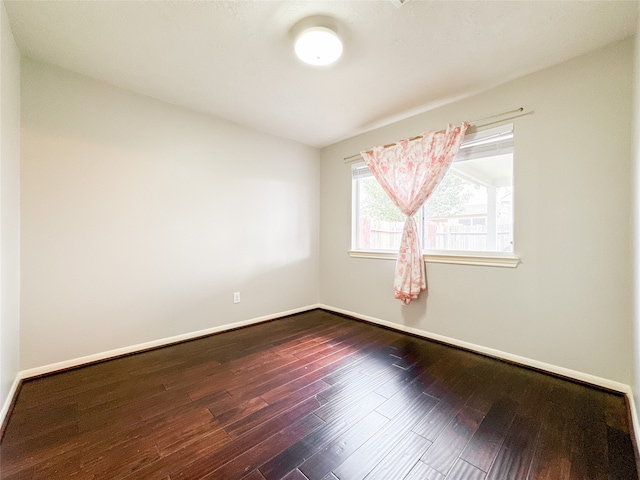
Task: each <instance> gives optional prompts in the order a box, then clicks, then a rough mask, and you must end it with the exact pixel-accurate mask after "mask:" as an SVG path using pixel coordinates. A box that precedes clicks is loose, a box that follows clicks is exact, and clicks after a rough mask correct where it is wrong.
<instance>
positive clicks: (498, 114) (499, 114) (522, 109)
mask: <svg viewBox="0 0 640 480" xmlns="http://www.w3.org/2000/svg"><path fill="white" fill-rule="evenodd" d="M523 111H524V107H519V108H516V109H515V110H509V111H507V112H502V113H496V114H495V115H489V116H488V117H483V118H479V119H477V120H474V121H473V122H469V126H470V127H484V126H486V125H492V124H493V123H495V122H490V123H487V124H484V125H478V122H483V121H485V120H490V119H492V118H495V117H502V116H503V115H509V114H511V113H521V112H523ZM444 131H445V130H439V131H438V133H439V132H444ZM419 138H422V135H418V136H416V137H410V138H409V141H410V142H411V141H413V140H418V139H419ZM394 145H396V143H388V144H387V145H385V146H384V148H389V147H393V146H394ZM368 152H371V150H368ZM361 156H362V155H361V154H359V153H356V154H355V155H351V156H349V157H345V158H344V161H345V163H349V162H353V161H354V160H357V159H358V158H360V157H361Z"/></svg>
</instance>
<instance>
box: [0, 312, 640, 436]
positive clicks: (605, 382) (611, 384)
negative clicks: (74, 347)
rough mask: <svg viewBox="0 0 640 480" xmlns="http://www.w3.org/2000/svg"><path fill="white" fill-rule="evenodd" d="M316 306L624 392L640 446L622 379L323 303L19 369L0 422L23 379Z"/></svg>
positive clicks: (632, 403)
mask: <svg viewBox="0 0 640 480" xmlns="http://www.w3.org/2000/svg"><path fill="white" fill-rule="evenodd" d="M316 308H321V309H324V310H328V311H331V312H335V313H340V314H343V315H348V316H350V317H353V318H358V319H361V320H365V321H367V322H371V323H374V324H378V325H381V326H384V327H388V328H392V329H395V330H398V331H402V332H406V333H410V334H412V335H417V336H419V337H423V338H426V339H431V340H436V341H438V342H442V343H446V344H449V345H453V346H457V347H461V348H464V349H466V350H470V351H473V352H477V353H481V354H483V355H487V356H490V357H494V358H498V359H501V360H507V361H510V362H514V363H518V364H520V365H524V366H529V367H532V368H535V369H537V370H542V371H547V372H549V373H553V374H557V375H561V376H563V377H567V378H572V379H575V380H578V381H581V382H585V383H589V384H592V385H596V386H600V387H603V388H607V389H609V390H614V391H617V392H620V393H623V394H625V395H626V396H627V398H628V399H629V407H630V410H631V420H632V423H633V429H634V433H635V436H636V441H637V444H638V445H640V421H639V419H638V415H637V411H636V408H635V401H634V394H633V390H632V389H631V387H630V386H629V385H626V384H623V383H619V382H615V381H613V380H609V379H606V378H602V377H598V376H595V375H590V374H588V373H583V372H579V371H576V370H571V369H568V368H564V367H559V366H557V365H552V364H548V363H545V362H540V361H538V360H533V359H530V358H526V357H521V356H519V355H514V354H511V353H507V352H502V351H500V350H496V349H493V348H488V347H483V346H481V345H476V344H473V343H469V342H465V341H462V340H457V339H455V338H451V337H446V336H444V335H439V334H436V333H431V332H427V331H425V330H420V329H417V328H412V327H407V326H405V325H400V324H397V323H393V322H389V321H386V320H382V319H379V318H375V317H370V316H368V315H362V314H359V313H356V312H351V311H349V310H344V309H341V308H336V307H332V306H329V305H324V304H315V305H308V306H306V307H301V308H296V309H293V310H288V311H284V312H279V313H274V314H271V315H265V316H263V317H257V318H252V319H249V320H243V321H241V322H236V323H231V324H227V325H222V326H218V327H212V328H208V329H205V330H199V331H196V332H190V333H185V334H182V335H176V336H173V337H168V338H162V339H159V340H154V341H151V342H146V343H140V344H137V345H131V346H129V347H123V348H118V349H115V350H109V351H106V352H102V353H97V354H94V355H87V356H85V357H79V358H74V359H71V360H65V361H63V362H58V363H53V364H49V365H44V366H41V367H37V368H32V369H29V370H22V371H20V372H18V374H17V375H16V378H15V380H14V382H13V385H12V386H11V389H10V391H9V395H8V396H7V398H6V399H5V402H4V405H3V406H2V410H0V425H2V424H3V423H4V421H5V417H6V415H7V413H8V412H9V408H10V407H11V403H12V402H13V399H14V397H15V396H16V394H17V390H18V387H19V385H20V382H21V381H22V380H26V379H28V378H32V377H37V376H41V375H46V374H48V373H53V372H56V371H60V370H65V369H68V368H73V367H78V366H81V365H85V364H89V363H94V362H99V361H101V360H107V359H109V358H114V357H118V356H122V355H128V354H132V353H136V352H140V351H144V350H148V349H151V348H157V347H162V346H166V345H170V344H172V343H177V342H183V341H187V340H192V339H194V338H198V337H203V336H206V335H211V334H214V333H219V332H223V331H225V330H232V329H234V328H238V327H245V326H248V325H253V324H256V323H261V322H265V321H268V320H274V319H276V318H280V317H286V316H288V315H294V314H296V313H302V312H306V311H309V310H314V309H316Z"/></svg>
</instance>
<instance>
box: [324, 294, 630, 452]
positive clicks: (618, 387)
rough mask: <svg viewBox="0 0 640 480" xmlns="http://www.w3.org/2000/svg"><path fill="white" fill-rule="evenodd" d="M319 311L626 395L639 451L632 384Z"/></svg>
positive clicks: (373, 320)
mask: <svg viewBox="0 0 640 480" xmlns="http://www.w3.org/2000/svg"><path fill="white" fill-rule="evenodd" d="M319 308H322V309H325V310H329V311H331V312H335V313H341V314H343V315H348V316H350V317H354V318H359V319H360V320H365V321H367V322H371V323H375V324H378V325H381V326H384V327H388V328H391V329H394V330H398V331H401V332H405V333H410V334H412V335H417V336H419V337H422V338H426V339H429V340H435V341H438V342H442V343H446V344H449V345H453V346H456V347H460V348H464V349H465V350H470V351H473V352H477V353H481V354H483V355H487V356H489V357H493V358H497V359H500V360H507V361H509V362H513V363H517V364H520V365H524V366H527V367H531V368H535V369H536V370H542V371H545V372H549V373H552V374H556V375H560V376H562V377H566V378H570V379H574V380H577V381H579V382H584V383H588V384H591V385H595V386H599V387H603V388H606V389H609V390H613V391H616V392H620V393H623V394H624V395H626V397H627V399H628V400H629V410H630V413H631V423H632V425H631V426H632V428H633V435H634V437H635V440H636V445H637V446H638V447H637V448H640V421H639V419H638V412H637V410H636V405H635V400H634V392H633V389H632V388H631V387H630V386H629V385H626V384H624V383H620V382H615V381H613V380H609V379H607V378H602V377H598V376H595V375H590V374H588V373H584V372H579V371H577V370H571V369H569V368H564V367H559V366H557V365H552V364H550V363H545V362H540V361H538V360H533V359H531V358H527V357H521V356H520V355H514V354H512V353H507V352H502V351H500V350H496V349H493V348H488V347H483V346H481V345H476V344H474V343H469V342H465V341H462V340H457V339H455V338H451V337H446V336H444V335H438V334H437V333H431V332H427V331H425V330H420V329H417V328H412V327H407V326H406V325H400V324H398V323H393V322H389V321H387V320H381V319H379V318H375V317H370V316H368V315H361V314H359V313H356V312H351V311H349V310H344V309H342V308H336V307H331V306H329V305H324V304H321V305H319ZM636 453H637V452H636Z"/></svg>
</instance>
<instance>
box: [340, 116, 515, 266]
mask: <svg viewBox="0 0 640 480" xmlns="http://www.w3.org/2000/svg"><path fill="white" fill-rule="evenodd" d="M352 178H353V216H352V219H353V226H352V250H353V251H355V252H393V251H396V250H397V249H398V247H399V245H400V237H401V235H402V228H403V225H404V215H403V214H402V213H401V212H400V210H399V209H398V208H397V207H396V206H395V205H394V204H393V202H392V201H391V200H390V199H389V197H388V196H387V194H386V193H385V192H384V190H382V188H381V187H380V185H379V184H378V182H377V181H376V179H375V178H374V177H373V175H372V174H371V172H370V171H369V168H368V167H367V166H366V165H365V164H364V163H358V164H356V165H354V166H353V167H352ZM416 220H417V223H418V226H419V228H420V231H421V235H422V245H423V248H424V250H425V253H426V254H427V255H429V254H435V255H437V254H446V255H448V256H451V255H462V256H470V255H476V254H477V255H484V256H487V255H507V256H508V255H511V256H512V254H513V126H512V125H505V126H501V127H498V128H493V129H490V130H484V131H481V132H477V133H473V134H469V135H466V136H465V138H464V140H463V142H462V145H461V147H460V151H459V152H458V154H457V155H456V157H455V159H454V161H453V163H452V164H451V167H450V168H449V171H448V172H447V174H446V176H445V177H444V179H443V180H442V182H441V183H440V184H439V185H438V187H437V188H436V190H435V191H434V192H433V194H432V196H431V197H430V198H429V200H428V201H427V203H426V204H425V205H424V206H423V207H422V208H421V210H420V211H419V212H418V213H417V214H416Z"/></svg>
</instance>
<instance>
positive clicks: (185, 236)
mask: <svg viewBox="0 0 640 480" xmlns="http://www.w3.org/2000/svg"><path fill="white" fill-rule="evenodd" d="M22 113H23V115H22V253H23V256H22V281H23V283H22V335H21V339H22V342H21V347H22V351H21V358H22V363H21V368H22V369H23V370H24V369H30V368H35V367H41V366H43V365H49V364H52V363H56V362H62V361H66V360H70V359H75V358H79V357H83V356H86V355H92V354H97V353H100V352H106V351H110V350H113V349H118V348H123V347H128V346H131V345H137V344H140V343H145V342H150V341H154V340H158V339H163V338H169V337H173V336H176V335H181V334H187V333H189V332H195V331H199V330H203V329H209V328H214V327H217V326H221V325H226V324H231V323H234V322H239V321H244V320H250V319H253V318H258V317H261V316H265V315H272V314H276V313H278V312H284V311H289V310H292V309H297V308H301V307H305V306H307V305H311V304H315V303H316V302H317V298H318V281H319V280H318V279H319V274H318V215H319V200H318V198H319V181H318V179H319V153H318V151H317V150H316V149H312V148H309V147H306V146H303V145H300V144H297V143H294V142H291V141H288V140H282V139H278V138H275V137H272V136H269V135H265V134H262V133H258V132H255V131H252V130H249V129H247V128H244V127H240V126H237V125H234V124H231V123H229V122H226V121H222V120H218V119H215V118H211V117H206V116H203V115H198V114H196V113H193V112H189V111H187V110H183V109H180V108H177V107H173V106H170V105H167V104H164V103H162V102H159V101H156V100H153V99H150V98H147V97H143V96H140V95H136V94H133V93H131V92H127V91H124V90H120V89H117V88H115V87H112V86H109V85H107V84H104V83H101V82H98V81H94V80H91V79H89V78H87V77H83V76H80V75H77V74H74V73H71V72H69V71H66V70H62V69H59V68H55V67H52V66H49V65H46V64H43V63H39V62H37V61H34V60H30V59H27V58H24V59H23V63H22ZM235 291H239V292H241V299H242V300H241V302H240V303H239V304H237V305H234V304H233V302H232V299H233V297H232V294H233V292H235Z"/></svg>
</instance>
